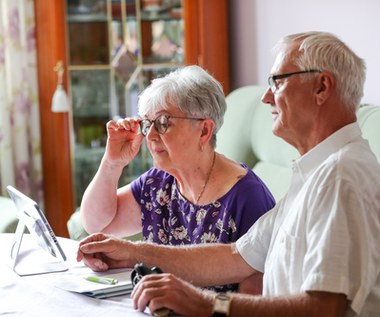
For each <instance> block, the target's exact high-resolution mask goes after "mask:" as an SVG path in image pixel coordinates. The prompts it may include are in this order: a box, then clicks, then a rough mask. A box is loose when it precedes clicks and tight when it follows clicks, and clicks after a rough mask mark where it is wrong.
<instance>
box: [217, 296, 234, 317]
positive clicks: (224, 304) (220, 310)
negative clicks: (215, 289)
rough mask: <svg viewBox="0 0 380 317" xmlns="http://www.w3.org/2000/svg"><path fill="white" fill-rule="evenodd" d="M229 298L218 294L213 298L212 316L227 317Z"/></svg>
mask: <svg viewBox="0 0 380 317" xmlns="http://www.w3.org/2000/svg"><path fill="white" fill-rule="evenodd" d="M230 303H231V297H230V296H228V295H227V294H224V293H220V294H217V295H216V296H215V301H214V308H213V312H214V314H213V316H228V314H229V311H230Z"/></svg>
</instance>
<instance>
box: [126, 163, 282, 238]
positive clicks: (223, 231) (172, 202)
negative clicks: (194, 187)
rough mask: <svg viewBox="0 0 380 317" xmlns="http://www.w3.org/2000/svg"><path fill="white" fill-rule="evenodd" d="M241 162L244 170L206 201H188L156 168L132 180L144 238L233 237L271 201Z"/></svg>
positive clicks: (264, 209)
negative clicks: (225, 189)
mask: <svg viewBox="0 0 380 317" xmlns="http://www.w3.org/2000/svg"><path fill="white" fill-rule="evenodd" d="M242 166H243V167H244V168H245V169H246V170H247V174H246V175H245V176H244V177H242V178H241V179H240V180H239V181H238V182H237V183H236V184H235V185H234V186H233V187H232V188H231V190H230V191H229V192H228V193H227V194H225V195H224V196H223V197H220V198H219V199H218V200H216V201H214V202H212V203H210V204H207V205H199V206H198V205H194V204H192V203H191V202H189V201H188V200H187V199H186V198H185V197H183V196H182V195H181V193H180V192H179V190H178V187H177V183H176V180H175V178H174V177H173V176H172V175H170V174H168V173H166V172H164V171H162V170H159V169H156V168H152V169H150V170H149V171H148V172H146V173H145V174H143V175H142V176H141V177H139V178H138V179H137V180H135V181H134V182H132V184H131V188H132V192H133V195H134V197H135V199H136V201H137V202H139V203H140V205H141V211H142V227H143V229H142V233H143V238H144V240H146V241H150V242H155V243H158V244H168V245H184V244H194V243H196V244H199V243H213V242H220V243H230V242H233V241H236V240H237V239H238V238H239V237H241V236H242V235H243V234H244V233H245V232H247V231H248V229H249V228H250V227H251V225H252V224H253V223H254V222H255V221H256V220H257V219H258V218H259V217H260V216H261V215H262V214H264V213H265V212H266V211H268V210H269V209H271V208H272V207H273V206H274V204H275V201H274V198H273V197H272V195H271V193H270V192H269V190H268V188H267V187H266V186H265V185H264V184H263V183H262V181H261V180H260V179H259V178H258V177H257V176H256V175H255V174H254V173H253V172H252V171H251V170H250V169H248V168H247V167H246V166H244V165H242Z"/></svg>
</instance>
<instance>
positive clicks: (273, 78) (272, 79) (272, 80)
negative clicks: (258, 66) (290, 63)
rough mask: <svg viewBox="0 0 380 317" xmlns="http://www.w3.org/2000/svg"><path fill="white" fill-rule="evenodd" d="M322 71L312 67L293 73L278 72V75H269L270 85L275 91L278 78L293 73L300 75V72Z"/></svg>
mask: <svg viewBox="0 0 380 317" xmlns="http://www.w3.org/2000/svg"><path fill="white" fill-rule="evenodd" d="M320 72H321V71H320V70H319V69H310V70H300V71H298V72H292V73H285V74H278V75H271V76H269V77H268V85H269V87H270V90H271V91H272V92H273V93H275V92H276V90H277V87H276V80H278V79H283V78H288V77H290V76H293V75H299V74H307V73H320Z"/></svg>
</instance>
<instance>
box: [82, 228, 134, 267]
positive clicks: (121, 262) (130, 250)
mask: <svg viewBox="0 0 380 317" xmlns="http://www.w3.org/2000/svg"><path fill="white" fill-rule="evenodd" d="M134 250H135V246H134V244H133V243H132V242H130V241H126V240H122V239H119V238H116V237H113V236H111V235H106V234H103V233H95V234H92V235H90V236H88V237H87V238H85V239H83V240H82V241H81V242H80V243H79V248H78V253H77V261H78V262H79V261H83V262H84V263H85V264H86V265H87V266H88V267H90V268H91V269H92V270H93V271H95V272H102V271H106V270H108V269H113V268H123V267H133V266H134V265H135V263H136V260H135V259H134V257H133V255H134V254H135V253H134Z"/></svg>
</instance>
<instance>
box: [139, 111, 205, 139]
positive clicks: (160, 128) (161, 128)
mask: <svg viewBox="0 0 380 317" xmlns="http://www.w3.org/2000/svg"><path fill="white" fill-rule="evenodd" d="M171 118H173V119H185V120H199V121H201V120H205V119H204V118H195V117H177V116H171V115H159V116H158V117H157V118H155V119H154V120H149V119H146V118H145V119H142V120H141V121H140V131H141V134H142V135H143V136H146V135H147V134H148V132H149V130H150V127H151V126H152V124H153V126H154V128H155V129H156V131H157V132H158V133H159V134H164V133H165V132H166V131H167V130H168V128H169V119H171Z"/></svg>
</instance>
